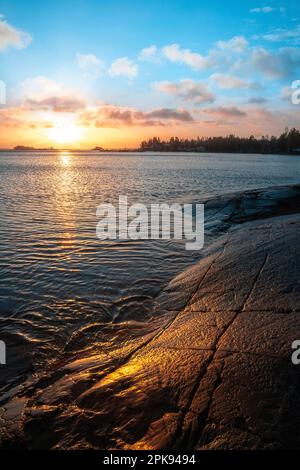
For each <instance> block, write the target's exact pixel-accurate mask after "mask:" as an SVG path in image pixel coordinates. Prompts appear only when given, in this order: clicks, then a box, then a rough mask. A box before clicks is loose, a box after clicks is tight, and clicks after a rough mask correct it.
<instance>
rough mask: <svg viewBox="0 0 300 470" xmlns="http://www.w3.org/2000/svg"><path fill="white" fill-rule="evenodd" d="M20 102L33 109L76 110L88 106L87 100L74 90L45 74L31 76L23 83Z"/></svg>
mask: <svg viewBox="0 0 300 470" xmlns="http://www.w3.org/2000/svg"><path fill="white" fill-rule="evenodd" d="M20 102H21V107H22V108H23V109H28V110H32V111H46V110H52V111H55V112H75V111H78V110H80V109H84V108H85V106H86V104H85V100H84V99H82V97H80V96H78V94H76V93H75V92H74V91H73V90H70V89H68V88H67V87H65V86H63V85H61V84H60V83H57V82H55V81H54V80H51V79H50V78H48V77H44V76H39V77H35V78H29V79H27V80H25V81H24V82H23V83H22V84H21V86H20Z"/></svg>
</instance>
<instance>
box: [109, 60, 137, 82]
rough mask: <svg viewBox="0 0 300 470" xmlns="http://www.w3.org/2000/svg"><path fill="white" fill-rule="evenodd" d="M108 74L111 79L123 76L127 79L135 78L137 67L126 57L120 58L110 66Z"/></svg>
mask: <svg viewBox="0 0 300 470" xmlns="http://www.w3.org/2000/svg"><path fill="white" fill-rule="evenodd" d="M108 73H109V74H110V75H111V76H112V77H117V76H120V75H124V76H125V77H128V78H135V77H136V76H137V75H138V73H139V67H138V65H136V64H135V63H134V62H133V61H132V60H130V59H128V57H120V58H119V59H116V60H115V61H114V62H113V63H112V64H111V66H110V69H109V71H108Z"/></svg>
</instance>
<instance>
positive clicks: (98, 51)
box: [0, 0, 300, 149]
mask: <svg viewBox="0 0 300 470" xmlns="http://www.w3.org/2000/svg"><path fill="white" fill-rule="evenodd" d="M299 46H300V3H299V2H297V1H280V0H278V1H277V0H276V1H272V0H270V1H268V0H267V1H266V2H261V1H260V0H257V1H256V0H253V1H248V0H243V1H240V0H239V1H237V0H227V1H226V2H224V1H223V2H221V1H217V0H210V1H209V2H204V1H199V0H194V1H192V0H160V1H158V0H151V1H150V0H143V2H141V1H136V0H113V1H110V2H107V1H102V0H59V1H58V0H43V2H40V1H38V0H26V2H25V1H24V0H0V64H1V65H0V102H1V103H2V104H0V148H11V147H14V146H15V145H29V146H35V147H48V146H54V147H58V148H66V147H68V148H84V149H85V148H93V147H94V146H102V147H106V148H107V147H109V148H123V147H128V148H130V147H135V146H138V145H139V144H140V142H141V140H143V139H148V138H150V137H152V136H154V135H155V136H159V137H161V138H162V139H164V138H169V137H171V136H174V135H178V136H179V137H190V138H191V137H197V136H200V137H201V136H210V135H228V134H231V133H233V134H236V135H241V136H248V135H251V134H253V135H255V136H257V137H260V136H262V135H279V134H280V133H281V132H282V131H283V130H284V129H285V127H300V115H299V110H300V108H299V106H300V105H298V106H297V105H295V104H292V102H291V92H292V88H291V84H292V82H293V81H295V80H298V79H300V47H299ZM4 87H5V91H6V93H4V91H3V90H4ZM1 90H2V91H1ZM4 98H6V99H5V100H4ZM4 101H5V103H4Z"/></svg>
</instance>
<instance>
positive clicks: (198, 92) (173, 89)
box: [153, 79, 215, 104]
mask: <svg viewBox="0 0 300 470" xmlns="http://www.w3.org/2000/svg"><path fill="white" fill-rule="evenodd" d="M153 87H154V88H155V89H156V90H158V91H161V92H163V93H168V94H170V95H173V96H175V97H178V98H180V99H183V100H184V101H190V102H193V103H196V104H200V103H212V102H213V101H214V100H215V97H214V95H213V94H212V92H211V91H210V90H209V89H208V88H207V87H206V85H205V84H204V83H201V82H194V81H193V80H189V79H184V80H180V81H179V82H169V81H163V82H156V83H154V84H153Z"/></svg>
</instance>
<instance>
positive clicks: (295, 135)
mask: <svg viewBox="0 0 300 470" xmlns="http://www.w3.org/2000/svg"><path fill="white" fill-rule="evenodd" d="M139 150H140V151H143V152H147V151H155V152H156V151H161V152H229V153H285V154H299V153H300V132H299V130H297V129H291V130H290V131H288V130H286V131H285V132H284V133H283V134H281V135H280V136H279V137H275V136H272V137H269V136H262V137H261V138H259V139H257V138H255V137H254V136H253V135H251V136H250V137H237V136H235V135H228V136H226V137H201V138H200V137H198V138H196V139H179V138H178V137H171V139H170V140H161V139H160V138H159V137H153V138H152V139H149V140H148V141H143V142H142V143H141V145H140V148H139Z"/></svg>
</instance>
